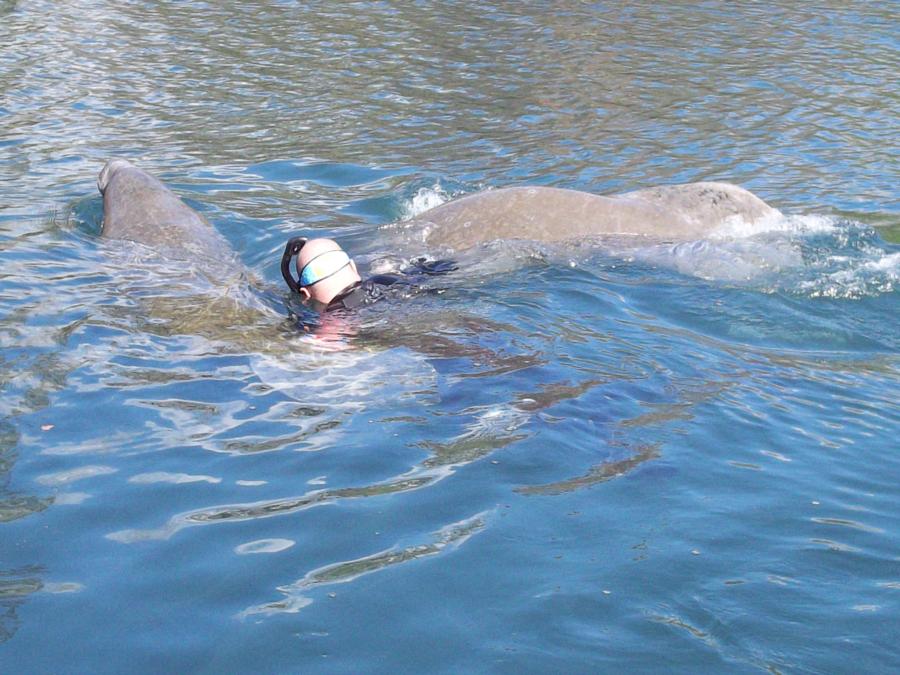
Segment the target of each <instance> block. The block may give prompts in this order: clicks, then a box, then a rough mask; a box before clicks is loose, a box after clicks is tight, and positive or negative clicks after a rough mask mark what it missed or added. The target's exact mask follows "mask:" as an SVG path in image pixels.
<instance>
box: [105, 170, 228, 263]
mask: <svg viewBox="0 0 900 675" xmlns="http://www.w3.org/2000/svg"><path fill="white" fill-rule="evenodd" d="M97 187H98V188H99V190H100V193H101V194H102V195H103V229H102V230H101V234H102V235H103V236H104V237H107V238H110V239H128V240H130V241H134V242H138V243H140V244H144V245H145V246H148V247H151V248H153V249H154V250H156V251H158V252H160V253H161V254H164V255H165V256H167V257H169V258H174V259H178V260H196V261H198V262H200V263H201V264H212V263H213V261H217V262H218V263H219V264H222V263H225V264H226V265H227V266H230V265H233V264H235V262H236V256H235V255H234V251H233V250H232V248H231V246H230V245H229V243H228V241H227V240H226V239H225V237H223V236H222V235H221V234H219V232H218V231H217V230H216V229H215V228H213V227H212V225H210V224H209V223H208V222H207V220H206V219H205V218H204V217H203V216H201V215H200V214H199V213H197V212H196V211H194V209H192V208H191V207H190V206H188V205H187V204H185V203H184V202H183V201H182V200H181V199H179V197H178V196H177V195H176V194H175V193H174V192H172V191H171V190H170V189H169V188H167V187H166V186H165V185H163V184H162V182H160V180H159V179H158V178H156V177H155V176H152V175H150V174H149V173H147V172H146V171H144V170H143V169H139V168H138V167H136V166H134V164H132V163H131V162H129V161H127V160H124V159H113V160H110V161H109V162H107V163H106V166H104V167H103V170H102V171H100V175H99V176H97Z"/></svg>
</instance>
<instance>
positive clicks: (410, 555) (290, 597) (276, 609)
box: [239, 513, 487, 618]
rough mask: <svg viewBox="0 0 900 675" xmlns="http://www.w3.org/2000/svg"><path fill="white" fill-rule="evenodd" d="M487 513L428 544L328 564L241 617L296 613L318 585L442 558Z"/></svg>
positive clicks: (475, 528) (477, 527)
mask: <svg viewBox="0 0 900 675" xmlns="http://www.w3.org/2000/svg"><path fill="white" fill-rule="evenodd" d="M486 517H487V514H486V513H479V514H476V515H474V516H472V517H471V518H466V519H465V520H461V521H459V522H456V523H452V524H450V525H447V526H446V527H444V528H441V530H439V531H438V532H435V533H434V535H433V539H432V540H431V541H429V542H426V543H422V544H416V545H413V546H406V547H403V548H391V549H388V550H386V551H381V552H379V553H374V554H372V555H368V556H365V557H363V558H357V559H355V560H347V561H343V562H338V563H332V564H330V565H325V566H323V567H319V568H317V569H314V570H312V571H310V572H308V573H307V574H306V575H305V576H304V577H303V578H302V579H299V580H298V581H295V582H294V583H293V584H289V585H286V586H279V587H278V591H279V592H280V593H282V594H283V595H284V596H285V597H284V599H282V600H278V601H276V602H269V603H266V604H263V605H258V606H256V607H249V608H248V609H246V610H244V611H243V612H241V614H240V615H239V616H240V617H241V618H246V617H248V616H252V615H254V614H275V613H284V612H286V613H296V612H299V611H300V610H301V609H303V608H304V607H306V606H307V605H309V604H310V603H312V601H313V600H312V598H310V597H309V593H310V591H312V590H313V589H315V588H316V587H318V586H326V585H330V584H343V583H347V582H350V581H353V580H354V579H358V578H359V577H361V576H363V575H366V574H372V573H373V572H379V571H381V570H383V569H385V568H388V567H391V566H394V565H402V564H404V563H408V562H410V561H413V560H419V559H420V558H426V557H430V556H435V555H439V554H441V553H444V552H445V551H446V550H448V549H453V548H457V547H459V546H461V545H462V544H463V543H465V542H466V541H467V540H468V539H469V538H470V537H472V536H473V535H474V534H477V533H478V532H480V531H481V530H483V529H484V527H485V520H486Z"/></svg>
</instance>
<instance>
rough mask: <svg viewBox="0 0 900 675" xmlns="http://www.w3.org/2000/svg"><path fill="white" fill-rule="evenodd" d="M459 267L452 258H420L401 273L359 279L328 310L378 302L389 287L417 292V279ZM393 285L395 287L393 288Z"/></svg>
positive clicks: (444, 272)
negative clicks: (363, 279)
mask: <svg viewBox="0 0 900 675" xmlns="http://www.w3.org/2000/svg"><path fill="white" fill-rule="evenodd" d="M455 269H457V266H456V263H455V262H453V261H452V260H425V259H424V258H420V259H418V260H416V261H415V262H414V263H413V264H412V265H411V266H409V267H406V268H404V269H403V270H402V273H401V274H376V275H375V276H372V277H369V278H368V279H366V280H365V281H357V282H356V283H355V284H353V285H352V286H350V287H348V288H345V289H344V290H343V291H341V292H340V293H338V295H337V296H336V297H335V298H334V299H333V300H332V301H331V302H330V303H328V306H327V307H326V308H325V311H326V312H331V311H334V310H338V309H356V308H357V307H364V306H365V305H371V304H372V303H375V302H378V301H379V300H381V299H382V298H384V297H386V296H387V295H388V290H387V289H389V288H390V289H392V290H393V289H394V288H396V289H397V290H400V288H399V287H403V288H405V289H407V292H416V290H417V289H418V287H417V286H416V283H415V282H416V281H417V280H418V279H421V278H422V277H426V276H437V275H440V274H447V273H448V272H452V271H453V270H455ZM392 287H393V288H392Z"/></svg>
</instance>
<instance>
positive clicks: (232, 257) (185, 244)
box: [97, 159, 283, 349]
mask: <svg viewBox="0 0 900 675" xmlns="http://www.w3.org/2000/svg"><path fill="white" fill-rule="evenodd" d="M97 187H98V188H99V190H100V193H101V194H102V195H103V225H102V228H101V231H100V234H101V236H102V237H104V238H106V239H111V240H123V241H125V242H133V243H134V244H137V245H138V246H137V247H135V249H133V250H131V249H128V250H126V251H120V250H117V253H120V254H122V255H127V256H131V257H133V258H135V262H134V263H133V265H132V267H137V266H139V267H142V268H143V269H141V270H135V271H134V273H135V274H137V273H139V272H143V273H144V278H145V279H144V280H139V282H138V284H137V285H138V286H139V288H140V292H139V293H136V295H139V296H140V301H141V304H142V306H143V307H144V308H145V310H146V314H147V318H148V319H149V321H147V322H146V323H145V324H144V327H145V329H147V330H151V331H153V332H161V333H168V334H173V333H178V334H197V335H203V336H205V337H208V338H210V339H215V340H221V341H225V342H228V343H230V344H232V345H233V346H235V347H238V348H241V347H243V348H249V349H256V348H257V347H256V345H261V344H267V343H271V342H272V341H273V340H276V339H277V338H278V333H277V324H276V322H275V321H273V319H276V320H277V319H278V318H282V319H283V313H281V312H280V311H279V310H278V309H276V307H275V304H277V303H275V302H273V301H272V299H271V298H269V299H267V298H266V297H265V295H266V289H265V288H264V287H263V286H262V285H261V284H260V282H259V281H258V280H257V279H256V278H255V276H254V275H253V273H252V271H251V270H249V269H248V268H247V267H246V266H245V265H244V264H243V263H242V262H241V260H240V258H239V257H238V255H237V254H236V253H235V251H234V249H233V248H232V247H231V245H230V244H229V243H228V240H227V239H225V237H223V236H222V235H221V234H220V233H219V232H218V231H217V230H216V229H215V228H214V227H213V226H212V225H211V224H210V223H209V222H208V221H207V220H206V219H205V218H204V217H203V216H201V215H200V214H199V213H197V212H196V211H195V210H194V209H192V208H191V207H190V206H188V205H187V204H185V203H184V202H183V201H182V200H181V199H180V198H179V197H178V196H177V195H176V194H175V193H174V192H172V191H171V190H170V189H169V188H168V187H166V186H165V185H164V184H163V183H162V182H161V181H160V180H159V179H157V178H156V177H154V176H152V175H151V174H149V173H148V172H146V171H144V170H143V169H140V168H138V167H136V166H135V165H133V164H132V163H131V162H129V161H127V160H124V159H113V160H110V161H109V162H107V163H106V165H105V166H104V167H103V169H102V170H101V171H100V174H99V175H98V177H97ZM173 261H174V262H173ZM182 261H183V262H182ZM184 263H187V264H184ZM123 283H126V282H125V281H123ZM148 284H157V285H158V286H157V289H156V290H155V291H153V292H152V293H148V292H147V291H146V288H147V286H148ZM126 292H127V289H126Z"/></svg>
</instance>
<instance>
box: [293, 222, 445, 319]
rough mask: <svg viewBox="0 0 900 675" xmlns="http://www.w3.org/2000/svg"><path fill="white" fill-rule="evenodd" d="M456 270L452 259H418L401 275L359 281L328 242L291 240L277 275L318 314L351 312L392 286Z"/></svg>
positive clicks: (409, 284)
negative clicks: (294, 268)
mask: <svg viewBox="0 0 900 675" xmlns="http://www.w3.org/2000/svg"><path fill="white" fill-rule="evenodd" d="M294 256H296V257H297V278H296V279H295V278H294V276H293V274H292V273H291V259H292V258H294ZM455 269H457V266H456V263H454V262H453V261H452V260H425V259H424V258H420V259H419V260H416V261H415V262H414V263H413V264H412V265H411V266H410V267H407V268H405V269H403V270H402V274H376V275H374V276H371V277H369V278H368V279H366V280H365V281H363V279H362V277H360V276H359V272H358V271H357V269H356V263H354V262H353V260H351V259H350V256H348V255H347V253H346V252H345V251H344V250H343V249H342V248H341V247H340V246H339V245H338V243H337V242H336V241H334V240H332V239H307V238H306V237H294V238H293V239H291V240H290V241H288V243H287V244H286V245H285V247H284V254H283V255H282V256H281V276H283V277H284V280H285V281H286V282H287V285H288V287H289V288H290V289H291V290H292V291H294V292H295V293H298V294H300V296H301V297H302V298H303V300H304V302H308V303H309V304H310V305H312V306H313V307H314V308H315V309H317V310H319V311H320V312H330V311H333V310H336V309H355V308H357V307H362V306H364V305H370V304H372V303H374V302H377V301H378V300H380V299H382V298H383V297H384V296H385V289H387V288H389V287H392V286H398V285H399V286H403V287H405V288H407V289H414V288H415V283H414V282H415V280H416V278H417V277H419V278H420V277H422V276H434V275H438V274H446V273H447V272H452V271H453V270H455Z"/></svg>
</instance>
